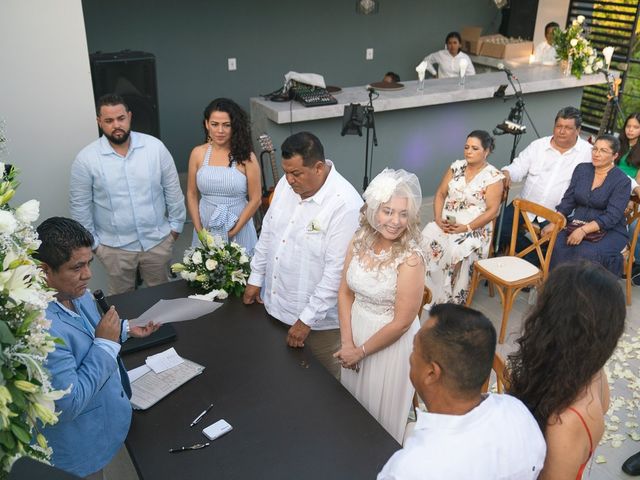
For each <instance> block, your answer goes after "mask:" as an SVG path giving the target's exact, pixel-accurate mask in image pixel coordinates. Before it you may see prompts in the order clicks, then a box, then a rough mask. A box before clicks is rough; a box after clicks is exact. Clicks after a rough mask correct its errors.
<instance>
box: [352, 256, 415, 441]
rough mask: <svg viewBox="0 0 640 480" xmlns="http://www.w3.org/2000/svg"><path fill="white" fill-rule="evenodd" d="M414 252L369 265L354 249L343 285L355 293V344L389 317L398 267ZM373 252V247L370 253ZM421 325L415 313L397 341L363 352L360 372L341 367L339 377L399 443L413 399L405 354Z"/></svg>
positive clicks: (353, 307) (362, 340)
mask: <svg viewBox="0 0 640 480" xmlns="http://www.w3.org/2000/svg"><path fill="white" fill-rule="evenodd" d="M413 253H417V254H418V255H420V257H421V258H422V257H423V255H422V252H421V250H419V247H417V246H416V249H415V251H412V252H410V253H409V254H407V255H405V256H404V258H402V259H398V260H396V261H395V262H393V263H392V264H390V265H388V266H386V267H382V268H379V269H372V270H370V269H368V268H367V266H366V265H367V263H369V262H367V258H366V257H365V259H360V258H359V257H358V255H356V254H355V253H354V255H353V257H352V259H351V263H350V264H349V268H348V269H347V284H348V285H349V288H350V289H351V291H352V292H353V293H354V294H355V300H354V302H353V306H352V307H351V330H352V334H353V341H354V343H355V345H362V344H363V343H364V342H366V341H367V340H368V339H369V338H370V337H371V336H372V335H374V334H375V333H376V332H377V331H378V330H380V329H381V328H382V327H384V326H385V325H386V324H387V323H389V322H391V321H392V320H393V316H394V310H395V300H396V286H397V282H398V266H399V265H400V264H402V263H403V262H404V261H405V259H406V258H408V257H409V256H410V255H411V254H413ZM371 255H375V254H373V252H371ZM419 329H420V323H419V321H418V317H416V318H415V319H414V321H413V322H412V323H411V326H410V327H409V330H407V331H406V332H405V333H404V334H403V335H402V336H401V337H400V338H399V339H398V340H397V341H396V342H395V343H393V344H392V345H389V346H388V347H386V348H384V349H383V350H380V351H379V352H376V353H373V354H371V355H369V356H367V357H366V358H365V359H364V360H363V361H362V362H360V371H359V372H358V373H356V371H355V370H349V369H346V368H343V369H342V371H341V382H342V384H343V385H344V386H345V387H346V388H347V390H349V392H351V394H352V395H353V396H354V397H356V398H357V399H358V401H359V402H360V403H361V404H362V406H364V407H365V408H366V409H367V411H368V412H369V413H370V414H371V415H373V416H374V417H375V418H376V420H378V422H379V423H380V424H381V425H382V426H383V427H384V428H385V430H387V432H389V433H390V434H391V435H392V436H393V437H394V438H395V439H396V440H397V441H398V442H399V443H402V438H403V435H404V430H405V426H406V424H407V416H408V413H409V409H410V407H411V400H412V398H413V392H414V389H413V386H412V385H411V381H410V380H409V355H410V354H411V350H412V347H413V337H414V335H415V334H416V332H417V331H418V330H419Z"/></svg>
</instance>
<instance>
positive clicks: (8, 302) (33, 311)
mask: <svg viewBox="0 0 640 480" xmlns="http://www.w3.org/2000/svg"><path fill="white" fill-rule="evenodd" d="M4 171H5V166H4V163H2V162H0V176H2V175H3V173H4ZM17 184H18V183H17V181H16V171H15V170H14V169H12V170H11V171H10V172H9V173H8V174H6V175H4V176H2V177H0V371H1V372H2V375H0V478H5V477H6V474H7V473H6V472H8V471H9V470H10V468H11V465H12V464H13V462H14V461H15V460H17V459H18V458H19V457H22V456H29V457H32V458H36V459H38V460H41V461H45V462H46V461H48V460H49V458H50V457H51V448H50V447H49V446H48V445H47V440H46V439H45V437H44V436H43V435H42V433H40V432H39V429H40V428H41V427H42V426H44V425H47V424H49V425H53V424H54V423H56V422H57V421H58V417H57V414H56V412H55V405H54V400H58V399H60V398H61V397H62V396H63V395H64V394H65V393H67V392H65V391H56V390H53V388H52V386H51V380H50V377H49V372H48V371H47V370H46V369H45V368H44V363H45V361H46V359H47V355H48V354H49V352H52V351H53V350H54V348H55V344H54V342H55V341H56V339H54V338H53V337H52V336H51V335H49V333H48V331H47V330H48V328H49V325H50V323H49V321H48V320H47V319H46V318H45V315H44V311H45V309H46V308H47V304H48V303H49V302H50V301H51V300H52V299H53V293H54V292H52V291H50V290H49V289H48V288H47V285H46V283H45V277H44V273H43V272H42V270H40V269H39V268H38V264H37V261H36V260H34V259H33V257H32V255H33V252H34V251H35V250H36V249H37V248H38V247H39V245H40V242H39V240H38V236H37V233H36V231H35V230H34V228H33V227H32V225H31V223H32V222H35V221H36V220H37V218H38V215H39V204H38V202H37V201H36V200H29V201H28V202H26V203H24V204H22V205H21V206H19V207H18V208H16V209H13V208H11V207H10V206H9V204H8V202H9V200H10V199H11V198H12V197H13V195H14V193H15V189H16V187H17ZM34 438H35V440H36V441H35V442H33V439H34Z"/></svg>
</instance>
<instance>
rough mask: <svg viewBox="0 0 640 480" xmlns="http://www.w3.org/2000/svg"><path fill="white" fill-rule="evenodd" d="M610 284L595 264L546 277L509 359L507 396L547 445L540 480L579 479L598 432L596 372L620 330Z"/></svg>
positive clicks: (601, 392)
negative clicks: (527, 414) (526, 414)
mask: <svg viewBox="0 0 640 480" xmlns="http://www.w3.org/2000/svg"><path fill="white" fill-rule="evenodd" d="M625 315H626V308H625V300H624V295H623V293H622V288H620V285H619V284H618V281H617V278H616V277H615V276H614V275H612V274H611V273H609V272H608V271H606V270H605V269H604V268H603V267H601V266H600V265H598V264H595V263H591V262H586V261H584V262H580V263H567V264H564V265H561V266H559V267H558V268H556V269H555V270H554V271H552V272H551V274H550V275H549V278H548V280H547V282H546V283H545V284H544V286H543V287H542V291H541V292H540V294H539V297H538V302H537V304H536V306H535V307H534V308H533V310H532V311H531V313H529V315H528V316H527V317H526V319H525V321H524V332H523V334H522V336H521V337H520V338H519V339H518V340H517V342H516V343H517V344H518V345H519V348H518V351H517V352H516V353H514V354H512V355H510V356H509V367H510V368H509V372H510V373H509V379H508V393H510V394H511V395H513V396H515V397H517V398H519V399H520V400H521V401H522V402H523V403H524V404H525V405H526V406H527V407H528V408H529V410H530V411H531V413H532V414H533V416H534V417H535V419H536V420H537V422H538V424H539V425H540V429H541V430H542V432H543V433H544V436H545V439H546V441H547V457H546V460H545V464H544V469H543V470H542V474H541V475H540V477H539V478H540V479H554V480H563V479H571V480H573V479H580V478H582V472H583V471H584V468H585V466H586V464H587V463H588V461H589V459H590V458H591V457H592V456H593V450H594V449H595V447H596V446H597V445H598V442H599V441H600V438H601V437H602V434H603V433H604V414H605V412H606V411H607V410H608V408H609V384H608V383H607V376H606V374H605V373H604V370H603V367H604V364H605V363H606V361H607V360H608V359H609V357H611V354H612V353H613V351H614V349H615V348H616V345H617V343H618V339H619V338H620V336H621V335H622V332H623V331H624V323H625Z"/></svg>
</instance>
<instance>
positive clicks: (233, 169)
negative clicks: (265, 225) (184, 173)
mask: <svg viewBox="0 0 640 480" xmlns="http://www.w3.org/2000/svg"><path fill="white" fill-rule="evenodd" d="M210 157H211V145H209V148H207V152H206V153H205V155H204V161H203V162H202V166H201V167H200V168H199V169H198V172H197V173H196V185H197V186H198V191H199V192H200V195H201V196H202V198H200V206H199V211H200V222H202V227H203V228H206V229H207V230H208V231H210V232H211V233H212V234H213V235H219V236H221V237H222V238H223V239H225V240H231V241H234V242H236V243H238V244H240V245H241V246H243V247H244V248H246V249H247V254H248V255H253V248H254V247H255V245H256V242H257V241H258V236H257V235H256V228H255V226H254V225H253V219H250V220H249V221H248V222H247V223H246V224H245V225H244V227H242V229H241V230H240V231H239V232H238V233H237V234H236V236H235V237H233V238H231V239H229V238H228V235H227V232H228V231H229V230H231V228H233V226H234V225H235V224H236V222H237V221H238V217H239V216H240V214H241V213H242V210H244V208H245V207H246V206H247V177H246V176H245V175H244V174H243V173H242V172H240V171H239V170H238V168H237V164H236V161H235V160H233V161H232V162H231V166H230V167H228V166H225V167H218V166H215V165H209V159H210ZM191 244H192V245H199V244H200V241H199V240H198V235H197V233H196V231H195V229H194V231H193V241H192V242H191Z"/></svg>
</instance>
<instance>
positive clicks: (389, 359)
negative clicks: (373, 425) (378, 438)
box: [334, 169, 425, 443]
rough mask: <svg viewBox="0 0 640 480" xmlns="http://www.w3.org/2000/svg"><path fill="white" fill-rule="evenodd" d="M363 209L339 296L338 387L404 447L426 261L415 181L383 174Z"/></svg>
mask: <svg viewBox="0 0 640 480" xmlns="http://www.w3.org/2000/svg"><path fill="white" fill-rule="evenodd" d="M364 199H365V202H366V203H365V205H364V206H363V207H362V210H361V215H360V227H359V229H358V230H357V231H356V233H355V235H354V237H353V239H352V241H351V245H350V247H349V251H348V252H347V256H346V258H345V268H344V270H343V273H342V281H341V284H340V289H339V291H338V316H339V319H340V338H341V343H342V345H341V348H340V350H339V351H338V352H336V354H335V355H334V356H335V357H336V358H338V360H339V361H340V362H341V364H342V367H343V368H342V371H341V382H342V384H343V385H344V386H345V387H346V388H347V389H348V390H349V391H350V392H351V394H352V395H353V396H354V397H356V398H357V399H358V401H359V402H360V403H361V404H362V405H363V406H364V407H365V408H366V409H367V410H368V411H369V413H371V415H373V416H374V417H375V418H376V419H377V420H378V422H380V424H381V425H382V426H383V427H384V428H385V429H386V430H387V431H388V432H389V433H390V434H391V435H392V436H393V437H394V438H395V439H396V440H397V441H398V442H399V443H402V438H403V435H404V430H405V426H406V422H407V415H408V413H409V409H410V407H411V400H412V397H413V392H414V390H413V386H412V385H411V381H410V380H409V355H410V354H411V349H412V342H413V336H414V335H415V334H416V332H417V331H418V330H419V328H420V324H419V321H418V310H419V308H420V301H421V299H422V292H423V285H424V283H423V279H424V273H425V267H424V254H423V253H422V250H421V248H420V240H421V234H420V229H419V210H420V204H421V202H422V192H421V190H420V183H419V182H418V178H417V177H416V176H415V175H414V174H412V173H408V172H406V171H404V170H397V171H394V170H391V169H385V170H384V171H383V172H382V173H380V174H379V175H378V176H377V177H376V178H374V179H373V181H372V182H371V184H370V185H369V188H367V190H366V191H365V192H364Z"/></svg>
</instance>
